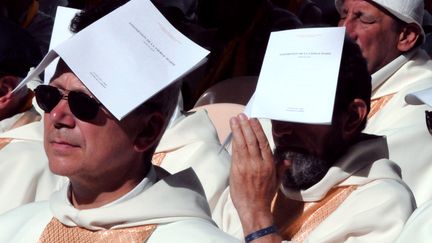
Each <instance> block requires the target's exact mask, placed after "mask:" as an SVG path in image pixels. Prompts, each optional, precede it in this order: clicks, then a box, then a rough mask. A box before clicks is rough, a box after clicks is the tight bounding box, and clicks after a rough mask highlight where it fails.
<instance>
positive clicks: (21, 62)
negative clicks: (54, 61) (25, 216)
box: [0, 18, 55, 214]
mask: <svg viewBox="0 0 432 243" xmlns="http://www.w3.org/2000/svg"><path fill="white" fill-rule="evenodd" d="M0 36H1V38H0V184H1V186H0V198H2V200H0V214H2V213H4V212H5V211H7V210H9V209H11V208H14V207H17V206H20V205H22V204H24V203H28V202H33V201H35V200H38V199H39V198H47V197H48V196H49V195H50V194H51V192H52V191H53V190H54V189H53V186H54V185H55V182H54V181H52V179H53V176H52V175H50V173H49V171H48V170H47V159H46V155H45V152H44V150H43V143H42V131H43V129H42V125H41V122H40V119H41V116H40V114H39V113H38V112H37V111H36V110H35V108H34V107H33V106H32V99H33V96H34V93H33V91H31V90H30V89H28V88H27V87H26V86H24V87H23V88H22V89H19V90H17V91H16V92H12V91H13V90H14V88H15V87H16V86H17V85H18V83H19V82H20V80H21V79H22V78H24V77H25V76H26V75H27V72H28V71H29V70H30V68H31V67H33V66H36V65H37V64H38V63H39V61H40V60H41V59H42V55H41V52H40V50H39V47H38V45H37V44H36V43H35V41H34V40H33V37H31V36H30V34H28V33H27V32H26V31H25V30H24V29H22V28H21V27H20V26H18V25H16V24H15V23H12V22H9V21H8V20H5V19H3V18H0ZM51 185H53V186H51ZM54 187H55V186H54Z"/></svg>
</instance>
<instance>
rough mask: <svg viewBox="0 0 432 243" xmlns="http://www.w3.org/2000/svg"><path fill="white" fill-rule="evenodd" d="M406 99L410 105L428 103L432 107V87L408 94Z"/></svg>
mask: <svg viewBox="0 0 432 243" xmlns="http://www.w3.org/2000/svg"><path fill="white" fill-rule="evenodd" d="M405 101H406V102H407V103H408V104H410V105H423V104H426V105H428V106H431V107H432V87H430V88H427V89H424V90H420V91H417V92H413V93H410V94H407V95H406V96H405Z"/></svg>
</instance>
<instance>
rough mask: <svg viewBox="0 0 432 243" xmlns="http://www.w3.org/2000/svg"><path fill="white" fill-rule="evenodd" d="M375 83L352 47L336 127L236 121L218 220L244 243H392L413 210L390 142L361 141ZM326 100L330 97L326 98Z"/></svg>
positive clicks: (347, 46) (347, 48) (346, 50)
mask: <svg viewBox="0 0 432 243" xmlns="http://www.w3.org/2000/svg"><path fill="white" fill-rule="evenodd" d="M370 90H371V84H370V75H369V73H368V71H367V66H366V61H365V60H364V58H363V57H362V55H361V52H360V49H359V48H358V46H357V45H356V44H355V43H353V42H352V41H350V40H348V39H346V40H345V43H344V46H343V52H342V60H341V65H340V71H339V78H338V84H337V90H336V98H335V104H334V110H333V119H332V124H331V125H310V124H300V123H292V122H283V121H276V120H272V129H273V140H274V143H275V146H276V147H275V150H274V156H273V155H272V152H271V149H270V147H269V145H268V144H269V142H268V141H267V139H266V136H265V134H264V132H263V130H262V128H261V126H260V124H259V122H258V120H257V119H248V118H247V117H246V116H245V115H244V114H241V115H239V116H238V117H234V118H233V119H232V120H231V129H232V131H233V142H232V143H233V145H232V146H233V147H232V149H233V152H232V168H231V175H230V187H229V189H227V190H226V191H225V192H224V194H223V195H222V196H221V199H220V201H219V202H218V205H217V206H216V209H215V211H214V214H213V218H214V219H215V221H216V222H217V223H218V225H219V226H220V228H221V229H223V230H224V231H226V232H228V233H230V234H233V235H235V236H236V237H237V238H242V237H243V236H246V242H254V243H255V242H256V243H258V242H278V243H279V242H281V240H292V241H295V242H332V243H334V242H344V241H355V242H393V241H394V240H395V239H396V238H397V236H398V235H399V233H400V232H401V230H402V227H403V225H404V223H405V221H406V220H407V219H408V217H409V216H410V214H411V213H412V211H413V210H414V208H415V201H414V198H413V196H412V193H411V191H410V190H409V188H408V186H406V185H405V184H404V182H403V181H402V180H401V178H400V176H399V174H398V172H399V170H398V169H399V168H398V167H397V165H396V164H394V163H393V162H391V161H389V160H388V159H387V156H388V150H387V146H386V142H385V139H384V138H382V137H377V136H373V135H367V134H363V133H362V132H361V131H362V130H363V128H364V126H365V124H366V120H367V118H366V117H367V114H368V112H369V107H370V95H371V93H370ZM323 95H325V94H323Z"/></svg>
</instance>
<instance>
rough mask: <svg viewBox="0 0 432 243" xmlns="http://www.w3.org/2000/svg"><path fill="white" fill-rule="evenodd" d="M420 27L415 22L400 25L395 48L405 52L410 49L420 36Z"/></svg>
mask: <svg viewBox="0 0 432 243" xmlns="http://www.w3.org/2000/svg"><path fill="white" fill-rule="evenodd" d="M420 34H421V29H420V28H419V27H418V26H417V25H415V24H406V25H405V26H403V27H402V30H401V32H400V34H399V41H398V45H397V48H398V50H399V51H401V52H407V51H409V50H411V49H412V48H413V47H414V46H415V45H416V43H417V40H418V38H420Z"/></svg>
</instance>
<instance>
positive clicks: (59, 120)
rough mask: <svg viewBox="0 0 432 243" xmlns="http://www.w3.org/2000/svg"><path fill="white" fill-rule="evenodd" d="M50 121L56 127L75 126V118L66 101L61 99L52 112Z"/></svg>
mask: <svg viewBox="0 0 432 243" xmlns="http://www.w3.org/2000/svg"><path fill="white" fill-rule="evenodd" d="M49 119H50V120H51V121H52V123H53V124H54V126H56V127H73V126H74V125H75V116H74V115H73V114H72V112H71V110H70V108H69V104H68V101H67V100H66V99H61V100H60V101H59V103H58V104H57V105H56V106H55V107H54V108H53V109H52V110H51V112H50V113H49Z"/></svg>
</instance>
